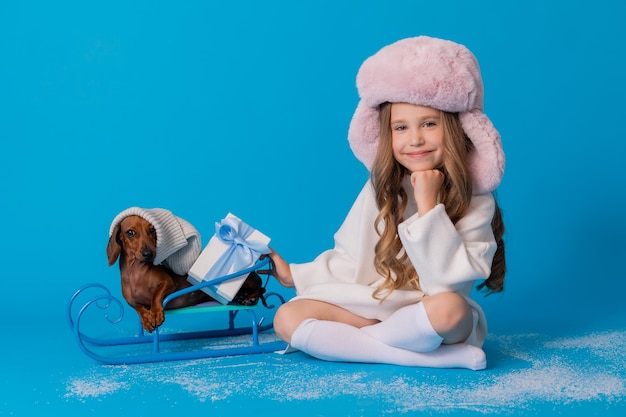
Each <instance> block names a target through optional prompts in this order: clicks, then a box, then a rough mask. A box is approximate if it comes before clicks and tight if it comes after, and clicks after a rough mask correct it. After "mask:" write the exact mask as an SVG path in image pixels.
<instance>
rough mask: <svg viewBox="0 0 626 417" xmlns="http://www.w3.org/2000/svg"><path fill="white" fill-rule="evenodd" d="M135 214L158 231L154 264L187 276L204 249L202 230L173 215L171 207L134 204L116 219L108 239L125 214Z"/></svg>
mask: <svg viewBox="0 0 626 417" xmlns="http://www.w3.org/2000/svg"><path fill="white" fill-rule="evenodd" d="M132 215H136V216H139V217H142V218H144V219H145V220H147V221H148V222H150V224H152V226H154V228H155V230H156V235H157V244H156V255H155V257H154V261H153V263H154V264H155V265H160V264H161V263H163V264H164V265H165V266H167V267H169V268H170V269H171V270H172V271H174V272H175V273H177V274H179V275H185V274H186V273H187V272H188V271H189V269H190V268H191V266H192V265H193V263H194V262H195V261H196V259H197V258H198V256H200V252H202V242H201V240H200V233H198V231H197V230H196V229H195V228H194V227H193V226H192V225H191V223H189V222H187V221H186V220H184V219H181V218H180V217H176V216H174V215H173V214H172V212H171V211H169V210H165V209H161V208H153V209H143V208H139V207H131V208H129V209H126V210H124V211H122V212H121V213H120V214H118V215H117V216H116V217H115V218H114V219H113V222H112V223H111V227H110V229H109V238H110V237H111V235H112V234H113V230H114V229H115V226H117V225H118V224H119V223H120V222H121V221H122V219H124V218H125V217H128V216H132Z"/></svg>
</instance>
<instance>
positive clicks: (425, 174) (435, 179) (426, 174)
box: [411, 169, 444, 217]
mask: <svg viewBox="0 0 626 417" xmlns="http://www.w3.org/2000/svg"><path fill="white" fill-rule="evenodd" d="M443 179H444V176H443V172H441V171H439V170H438V169H428V170H425V171H414V172H413V173H411V185H412V186H413V195H414V197H415V202H416V203H417V210H418V212H419V215H420V217H421V216H423V215H425V214H426V213H428V212H429V211H430V210H431V209H432V208H434V207H435V206H436V205H437V197H438V196H439V191H440V190H441V186H442V185H443Z"/></svg>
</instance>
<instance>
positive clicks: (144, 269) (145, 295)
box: [106, 215, 213, 332]
mask: <svg viewBox="0 0 626 417" xmlns="http://www.w3.org/2000/svg"><path fill="white" fill-rule="evenodd" d="M156 242H157V236H156V230H155V228H154V227H153V226H152V225H151V224H150V223H149V222H148V221H147V220H145V219H144V218H143V217H140V216H135V215H131V216H128V217H125V218H124V219H122V221H121V222H120V223H119V224H118V225H117V226H115V228H114V230H113V233H112V234H111V237H110V238H109V243H108V245H107V249H106V253H107V257H108V259H109V266H111V265H113V264H114V263H115V261H116V260H117V259H118V257H119V266H120V275H121V278H122V295H123V296H124V299H125V300H126V302H127V303H128V304H129V305H130V306H131V307H133V308H134V309H135V311H137V314H138V315H139V318H140V319H141V325H142V326H143V328H144V329H146V330H147V331H148V332H152V331H153V330H154V329H156V328H157V327H158V326H160V325H161V324H163V322H164V321H165V313H164V309H163V300H164V299H165V297H167V296H168V295H170V294H171V293H173V292H175V291H178V290H181V289H183V288H187V287H189V286H191V285H192V284H191V283H189V282H188V281H187V276H186V275H178V274H176V273H174V272H173V271H172V270H170V269H169V268H166V267H165V266H163V265H153V263H152V262H153V261H154V257H155V256H156ZM212 300H213V298H211V297H210V296H209V295H208V294H206V293H204V292H203V291H193V292H190V293H188V294H184V295H182V296H180V297H176V298H174V299H173V300H172V301H171V302H169V303H168V304H167V305H166V306H165V308H166V309H175V308H181V307H186V306H191V305H196V304H199V303H203V302H206V301H212Z"/></svg>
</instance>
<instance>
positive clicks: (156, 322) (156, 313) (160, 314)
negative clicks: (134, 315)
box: [150, 308, 165, 330]
mask: <svg viewBox="0 0 626 417" xmlns="http://www.w3.org/2000/svg"><path fill="white" fill-rule="evenodd" d="M150 311H151V316H152V326H153V330H154V329H156V328H157V327H159V326H160V325H162V324H163V322H164V321H165V312H164V311H163V309H162V308H161V309H154V310H150Z"/></svg>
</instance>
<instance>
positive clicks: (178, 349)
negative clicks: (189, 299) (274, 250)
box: [67, 258, 286, 365]
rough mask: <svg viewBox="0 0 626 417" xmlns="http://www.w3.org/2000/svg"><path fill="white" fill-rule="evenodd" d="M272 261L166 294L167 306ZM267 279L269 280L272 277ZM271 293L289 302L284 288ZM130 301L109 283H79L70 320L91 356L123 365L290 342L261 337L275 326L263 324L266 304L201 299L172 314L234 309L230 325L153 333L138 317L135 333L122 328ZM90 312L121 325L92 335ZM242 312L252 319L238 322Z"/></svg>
mask: <svg viewBox="0 0 626 417" xmlns="http://www.w3.org/2000/svg"><path fill="white" fill-rule="evenodd" d="M269 262H270V260H269V258H265V259H262V260H259V261H257V262H256V263H255V264H254V265H253V266H251V267H250V268H247V269H244V270H242V271H238V272H236V273H233V274H230V275H227V276H224V277H220V278H216V279H213V280H210V281H203V282H202V283H200V284H197V285H194V286H191V287H188V288H185V289H183V290H180V291H176V292H174V293H172V294H170V295H169V296H167V297H166V298H165V299H164V300H163V306H166V305H167V304H168V303H169V302H170V301H171V300H173V299H174V298H176V297H179V296H181V295H183V294H186V293H189V292H192V291H196V290H200V289H202V288H204V287H207V286H212V285H217V284H220V283H222V282H224V281H227V280H229V279H232V278H235V277H239V276H241V275H244V274H248V273H250V272H252V271H257V270H258V269H261V268H263V267H265V266H267V265H268V264H269ZM268 279H269V277H268ZM265 284H266V285H267V280H266V283H265ZM88 293H91V298H87V301H86V302H84V303H83V304H82V305H80V304H79V301H78V300H79V299H80V298H84V297H86V296H87V294H88ZM94 293H96V295H95V296H94V295H93V294H94ZM271 298H277V299H278V301H280V303H281V304H282V303H284V302H285V300H284V298H283V297H282V296H281V295H280V294H277V293H266V294H265V299H266V300H269V299H271ZM259 304H260V303H259ZM125 305H126V304H125V302H122V301H120V300H119V299H118V298H117V297H115V296H113V295H112V294H111V291H109V289H107V287H105V286H104V285H101V284H97V283H93V284H88V285H85V286H83V287H81V288H79V289H78V290H77V291H76V292H75V293H74V295H73V296H72V297H71V299H70V300H69V302H68V305H67V320H68V323H69V325H70V328H71V329H72V332H73V334H74V338H75V339H76V342H77V343H78V346H79V347H80V349H81V350H82V351H83V352H84V353H85V354H86V355H87V356H89V357H91V358H92V359H95V360H97V361H99V362H102V363H106V364H112V365H121V364H135V363H148V362H164V361H178V360H189V359H201V358H209V357H218V356H235V355H248V354H256V353H269V352H276V351H279V350H283V349H285V347H286V344H285V343H284V342H282V341H278V340H276V339H274V340H269V341H266V342H262V341H260V338H259V335H260V333H261V332H265V331H268V330H271V329H272V328H273V324H271V323H270V324H263V319H261V320H258V319H257V315H256V312H257V311H258V309H259V308H261V307H262V306H259V305H255V306H242V305H222V304H218V303H216V304H215V305H199V306H191V307H184V308H180V309H173V310H166V313H165V314H166V317H173V316H180V317H181V318H182V317H184V316H183V315H187V314H193V317H195V318H198V316H197V315H198V314H205V315H207V314H219V313H228V325H227V326H226V327H224V328H222V329H218V330H200V331H198V330H194V331H184V330H181V329H178V330H177V331H174V332H166V331H163V332H160V331H159V328H157V329H155V330H154V331H153V332H152V334H146V333H145V331H144V329H143V328H142V326H141V322H140V321H139V319H138V318H137V320H138V323H139V326H138V328H139V330H138V331H137V332H136V333H135V334H134V335H130V336H123V335H121V336H120V335H119V334H120V333H125V330H126V329H125V328H124V326H122V325H121V323H122V319H123V317H124V306H125ZM263 308H265V307H263ZM267 308H268V309H269V310H273V309H274V308H276V306H275V305H273V304H268V305H267ZM89 312H91V314H92V315H93V314H94V312H99V313H100V314H99V316H104V318H105V319H106V322H107V323H108V324H111V325H113V326H115V325H118V327H116V328H115V329H116V330H115V332H114V333H113V335H111V334H109V333H107V334H106V335H104V336H95V335H93V334H94V331H93V330H94V329H92V332H91V333H90V334H92V335H91V336H89V335H88V334H87V333H86V332H85V331H84V330H83V328H84V327H85V326H86V325H87V324H85V323H88V322H89V320H88V319H85V317H86V316H87V315H88V313H89ZM239 313H241V314H244V313H245V314H247V316H248V318H249V325H246V326H243V327H242V326H237V325H236V321H235V319H236V318H237V316H238V314H239ZM100 318H102V317H100ZM83 322H84V323H83ZM161 327H163V326H161ZM95 330H100V331H101V330H102V329H100V328H98V329H95ZM242 335H250V338H245V337H244V341H243V343H242V341H238V343H235V345H234V346H233V343H231V344H230V345H227V346H226V347H220V346H219V344H218V345H217V346H215V345H211V343H204V344H203V346H201V347H199V346H198V343H195V346H194V343H192V342H194V341H196V342H197V341H206V340H209V341H210V340H217V339H219V338H229V337H232V336H242ZM245 339H247V340H245ZM179 342H180V343H179ZM183 342H184V343H183ZM165 345H167V346H165ZM134 347H137V348H134Z"/></svg>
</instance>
